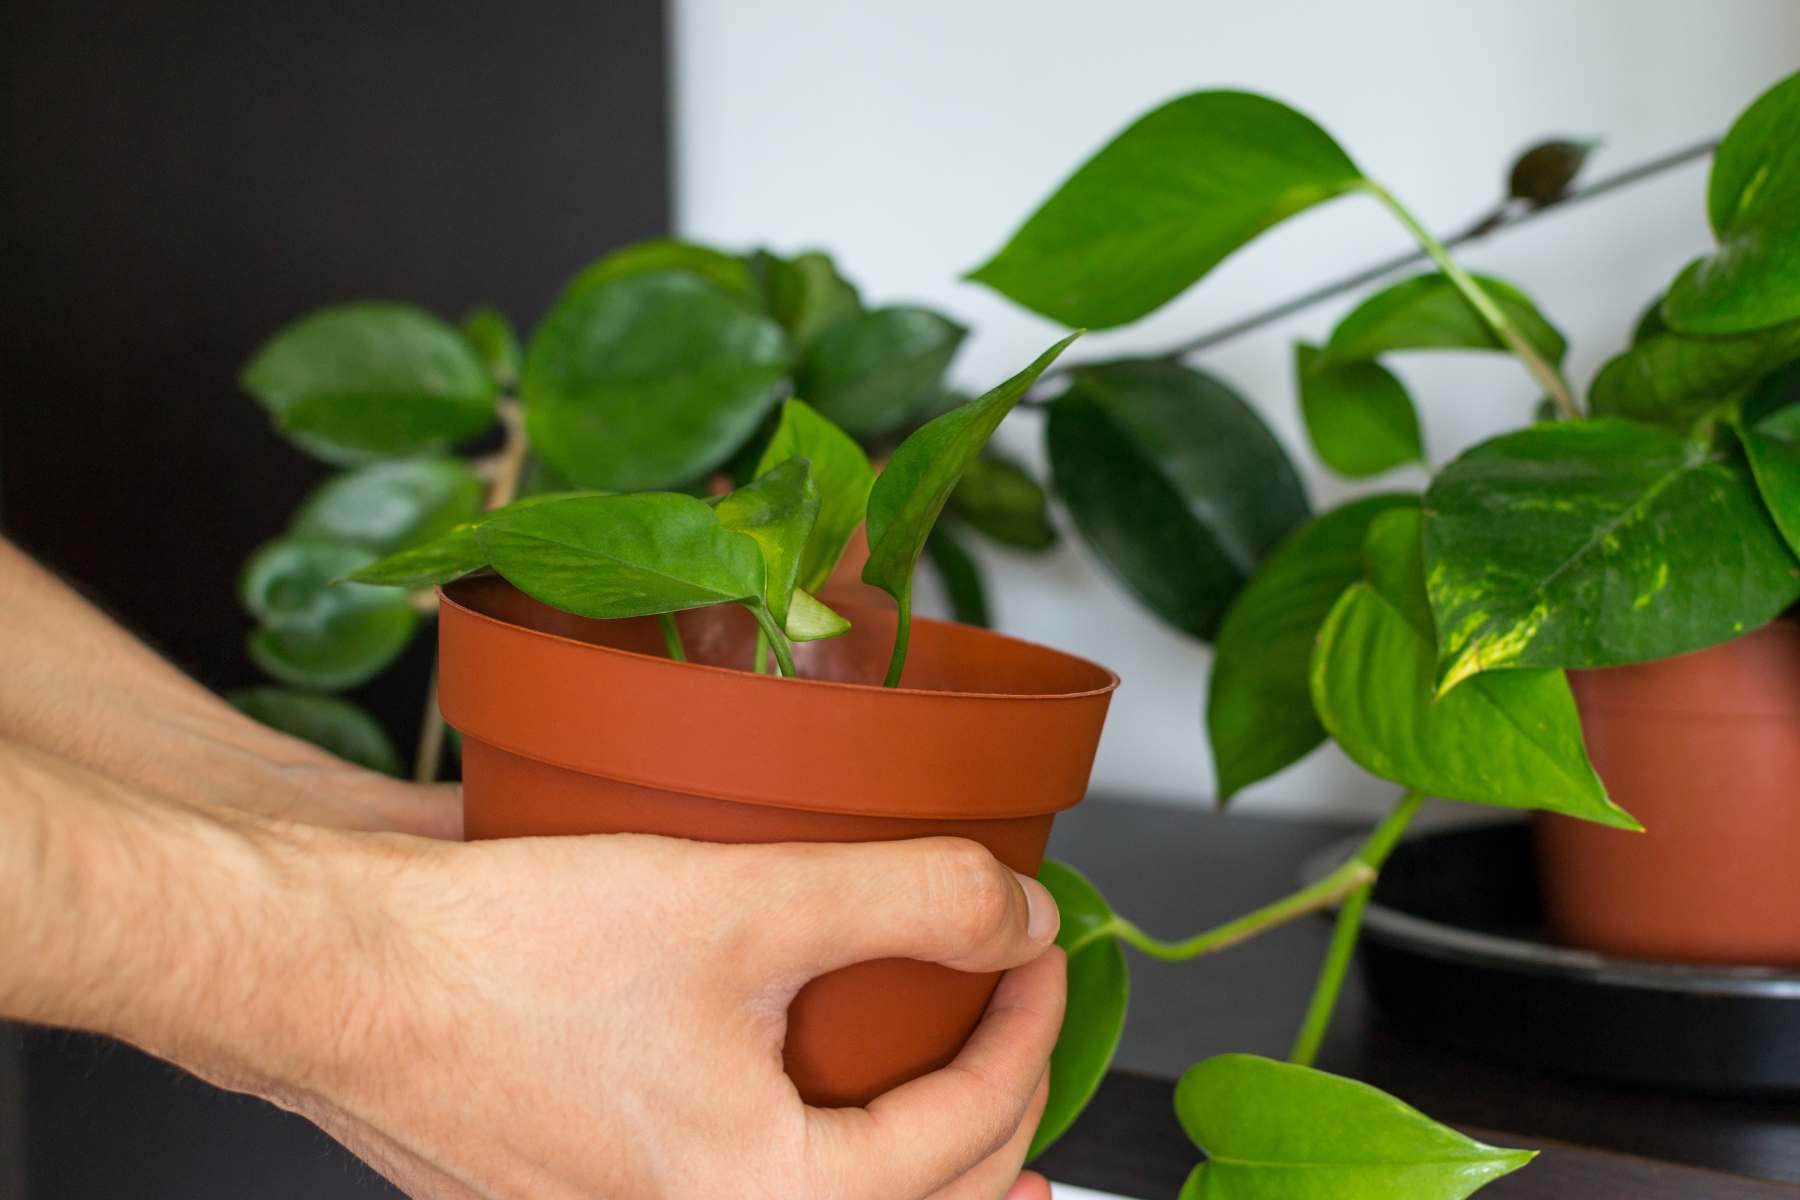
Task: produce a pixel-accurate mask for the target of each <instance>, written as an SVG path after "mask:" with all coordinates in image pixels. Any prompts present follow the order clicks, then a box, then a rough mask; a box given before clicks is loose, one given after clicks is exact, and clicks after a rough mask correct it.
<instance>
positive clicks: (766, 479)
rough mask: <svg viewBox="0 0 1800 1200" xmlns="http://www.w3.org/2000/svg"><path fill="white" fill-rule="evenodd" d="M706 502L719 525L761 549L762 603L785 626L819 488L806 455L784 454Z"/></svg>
mask: <svg viewBox="0 0 1800 1200" xmlns="http://www.w3.org/2000/svg"><path fill="white" fill-rule="evenodd" d="M709 503H710V504H711V505H712V509H713V512H714V513H716V514H717V515H718V518H719V524H720V525H723V526H724V527H725V528H726V529H729V530H732V531H733V532H735V533H744V534H748V535H749V536H750V537H752V538H754V539H755V540H756V544H757V546H759V547H760V548H761V549H762V558H763V603H764V604H765V605H767V607H768V609H769V615H770V616H772V617H774V618H775V623H776V624H777V625H780V626H783V627H785V626H786V625H787V620H788V602H789V600H790V598H791V597H792V596H793V594H794V583H795V580H797V579H798V578H799V576H800V557H801V551H802V550H803V549H804V548H805V546H806V541H807V538H808V537H809V536H810V535H811V534H812V531H813V524H814V523H815V522H816V521H817V520H818V519H819V488H818V485H817V484H815V483H814V482H813V480H812V475H811V474H810V472H809V471H808V470H807V462H806V460H805V459H804V458H790V459H788V460H787V461H786V462H783V463H780V464H778V465H776V466H774V467H772V468H770V469H769V470H768V471H766V472H765V473H763V474H762V475H760V476H759V477H757V478H756V479H755V480H754V481H752V482H750V483H747V484H745V485H744V486H743V487H741V488H738V489H737V490H736V491H734V492H732V493H730V494H729V495H725V496H717V497H714V498H713V499H712V500H711V501H709Z"/></svg>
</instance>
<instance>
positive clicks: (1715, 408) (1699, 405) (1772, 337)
mask: <svg viewBox="0 0 1800 1200" xmlns="http://www.w3.org/2000/svg"><path fill="white" fill-rule="evenodd" d="M1796 359H1800V321H1793V322H1790V323H1788V324H1786V325H1777V326H1775V327H1774V328H1773V329H1763V330H1758V331H1757V332H1755V333H1740V334H1734V335H1730V336H1726V337H1688V336H1686V335H1685V334H1680V333H1657V334H1652V335H1651V336H1650V337H1648V338H1645V339H1644V340H1643V341H1641V342H1639V343H1637V344H1636V345H1634V346H1633V347H1632V348H1631V349H1630V350H1627V351H1626V352H1625V353H1623V354H1621V355H1618V356H1617V357H1616V358H1614V359H1612V361H1610V362H1608V363H1607V364H1606V365H1605V366H1604V367H1602V368H1601V369H1600V374H1599V375H1597V376H1595V377H1594V382H1593V384H1592V386H1590V387H1589V388H1588V406H1589V408H1591V409H1592V410H1593V413H1594V415H1595V416H1600V417H1629V418H1631V419H1632V420H1634V421H1643V422H1645V423H1647V424H1652V425H1660V426H1663V427H1664V428H1667V429H1672V430H1674V431H1675V432H1677V433H1685V432H1687V431H1688V430H1689V429H1692V428H1693V427H1694V425H1695V423H1696V422H1698V421H1700V420H1701V419H1702V418H1704V417H1706V416H1708V415H1710V414H1712V413H1715V412H1719V411H1721V410H1723V409H1725V408H1726V407H1727V406H1728V405H1730V404H1731V403H1732V402H1733V401H1734V400H1737V399H1739V398H1740V397H1742V396H1743V395H1744V393H1745V392H1746V391H1748V390H1749V389H1750V388H1751V387H1752V386H1753V385H1754V384H1755V383H1756V381H1757V380H1759V379H1761V378H1762V377H1763V376H1765V375H1767V374H1768V373H1769V372H1771V371H1773V370H1775V369H1776V368H1778V367H1781V366H1783V365H1785V364H1787V363H1790V362H1793V361H1795V360H1796Z"/></svg>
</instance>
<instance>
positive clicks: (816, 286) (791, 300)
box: [749, 250, 863, 351]
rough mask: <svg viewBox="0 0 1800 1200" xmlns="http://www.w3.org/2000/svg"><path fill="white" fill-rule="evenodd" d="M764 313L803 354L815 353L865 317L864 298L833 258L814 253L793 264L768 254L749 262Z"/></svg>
mask: <svg viewBox="0 0 1800 1200" xmlns="http://www.w3.org/2000/svg"><path fill="white" fill-rule="evenodd" d="M749 265H750V274H751V277H752V278H753V279H755V280H756V282H757V284H758V285H759V290H760V292H761V295H762V302H763V311H765V312H767V313H768V314H769V315H770V316H771V317H774V318H775V320H776V321H777V322H778V323H780V325H781V327H782V328H783V329H785V330H787V332H788V335H789V336H790V337H792V338H793V339H794V345H795V346H796V347H798V348H799V349H800V350H802V351H805V350H807V349H810V348H811V346H812V344H813V343H814V342H816V341H818V340H819V337H820V336H821V335H822V334H824V333H825V332H826V331H827V330H829V329H833V328H835V327H837V326H838V325H841V324H843V323H845V322H846V321H852V320H855V319H856V318H857V317H859V316H861V315H862V311H863V307H862V297H860V296H858V295H857V293H856V287H855V285H854V284H851V283H849V282H848V281H847V280H845V279H844V277H843V276H841V275H839V274H838V273H837V264H835V263H833V262H832V261H831V256H830V255H829V254H824V253H821V252H820V251H817V250H809V251H807V252H806V253H805V254H802V255H800V256H799V257H797V258H795V259H794V260H793V261H792V262H789V261H788V260H787V259H784V258H778V257H776V256H775V255H773V254H770V253H769V252H768V251H766V250H758V251H757V252H756V253H754V254H752V255H751V256H750V258H749Z"/></svg>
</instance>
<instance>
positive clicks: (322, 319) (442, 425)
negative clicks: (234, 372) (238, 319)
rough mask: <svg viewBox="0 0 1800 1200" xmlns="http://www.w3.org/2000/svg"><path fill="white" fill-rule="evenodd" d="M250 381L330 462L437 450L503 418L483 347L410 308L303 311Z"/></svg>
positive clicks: (304, 445)
mask: <svg viewBox="0 0 1800 1200" xmlns="http://www.w3.org/2000/svg"><path fill="white" fill-rule="evenodd" d="M241 382H242V383H243V386H244V390H245V391H247V392H249V393H250V394H251V395H252V396H255V397H256V399H257V400H258V401H259V402H260V403H261V404H262V406H263V408H265V409H267V410H268V413H269V416H270V417H271V418H272V419H273V420H274V422H275V427H276V428H277V429H279V430H280V431H281V432H282V433H284V434H286V435H287V436H288V437H289V438H290V439H291V440H293V441H294V442H295V443H296V444H297V445H299V446H300V448H301V449H303V450H305V451H306V452H307V453H309V454H312V455H314V456H315V457H318V458H323V459H325V460H326V461H327V462H334V463H352V462H366V461H368V460H369V459H371V458H379V457H385V456H393V455H401V454H416V453H418V452H420V451H422V450H434V449H438V448H441V447H443V446H447V445H449V444H451V443H453V442H460V441H463V440H465V439H467V438H472V437H474V436H475V435H476V434H478V433H480V432H481V431H482V430H484V429H486V428H487V427H488V426H489V425H491V424H493V422H494V398H495V394H496V391H495V387H494V381H493V378H492V377H491V376H490V375H489V374H488V371H487V367H486V366H485V365H484V364H483V363H482V361H481V358H480V357H479V356H478V355H477V354H476V353H475V350H474V348H473V347H471V346H470V345H469V343H468V342H466V341H464V340H463V337H462V335H461V334H459V333H457V331H456V330H455V329H452V328H451V327H450V326H449V325H446V324H445V323H444V322H442V321H440V320H438V319H437V318H436V317H434V316H432V315H431V314H430V313H428V312H426V311H425V310H424V309H421V308H414V307H412V306H411V305H407V304H391V303H388V302H385V301H375V300H371V301H366V302H364V303H361V304H347V305H344V306H342V307H340V308H327V309H321V310H320V311H318V312H315V313H313V314H311V315H310V316H306V317H302V318H301V319H300V320H298V321H296V322H294V323H293V324H292V325H289V326H287V327H286V328H285V329H283V330H281V331H280V332H279V333H277V334H276V335H275V336H274V337H272V338H270V339H269V340H268V341H267V342H266V343H264V344H263V347H262V349H260V350H258V351H257V352H256V356H255V357H254V358H252V359H251V360H250V362H249V364H248V365H247V366H245V368H244V373H243V375H242V377H241Z"/></svg>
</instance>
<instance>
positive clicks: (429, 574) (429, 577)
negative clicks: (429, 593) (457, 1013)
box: [345, 491, 611, 590]
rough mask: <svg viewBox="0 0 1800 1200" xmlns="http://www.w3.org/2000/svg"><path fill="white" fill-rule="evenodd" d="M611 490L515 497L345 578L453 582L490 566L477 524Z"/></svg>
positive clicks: (423, 584) (387, 583) (402, 583)
mask: <svg viewBox="0 0 1800 1200" xmlns="http://www.w3.org/2000/svg"><path fill="white" fill-rule="evenodd" d="M610 494H611V493H609V492H584V491H572V492H546V493H540V494H538V495H536V496H527V497H525V498H524V499H522V500H514V501H513V502H512V503H511V504H508V505H507V506H506V507H504V508H497V509H495V510H494V511H492V512H490V513H487V514H484V515H483V516H480V517H478V518H476V520H474V521H465V522H464V523H462V524H461V525H457V526H455V527H453V528H451V529H449V530H447V531H445V532H444V533H443V534H442V535H441V536H439V537H436V538H433V539H432V540H431V541H429V542H426V543H425V544H424V545H421V546H414V547H413V548H412V549H410V550H402V551H400V552H399V553H397V554H390V555H388V556H387V557H386V558H384V559H382V560H381V561H379V562H374V563H370V564H369V565H368V566H366V567H363V568H362V569H360V570H357V571H352V572H350V573H349V574H348V575H347V576H345V578H347V579H350V580H352V581H354V582H356V583H371V584H376V585H378V586H381V587H403V588H411V589H414V590H418V589H420V588H429V587H437V586H438V585H439V584H445V583H450V582H452V581H454V580H458V579H461V578H462V577H463V576H465V575H472V574H474V573H475V572H476V571H482V570H486V569H487V566H488V556H487V551H485V550H483V549H482V548H481V543H479V542H477V541H476V540H475V526H476V525H477V524H479V523H480V522H481V521H486V520H491V519H493V518H495V517H499V516H503V515H505V514H507V513H513V512H518V511H520V510H521V509H526V508H532V507H534V506H536V505H539V504H547V503H549V502H551V501H553V500H568V499H571V498H572V497H575V496H606V495H610Z"/></svg>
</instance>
